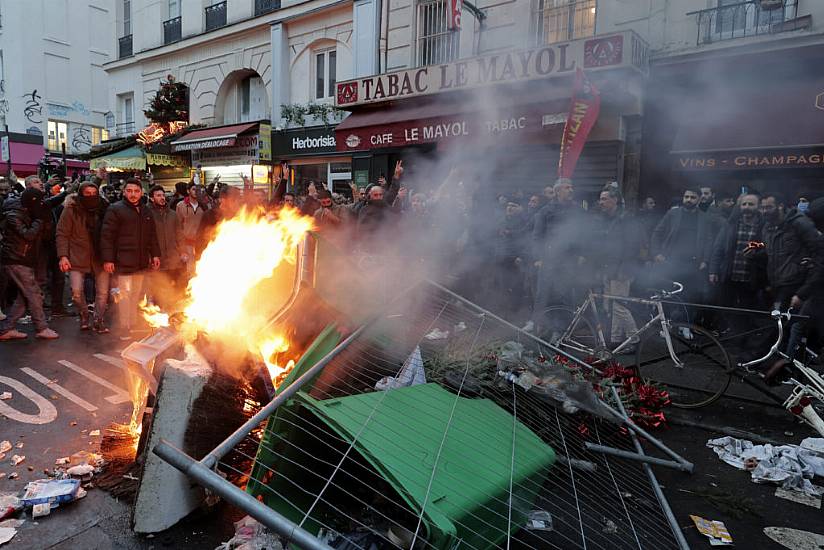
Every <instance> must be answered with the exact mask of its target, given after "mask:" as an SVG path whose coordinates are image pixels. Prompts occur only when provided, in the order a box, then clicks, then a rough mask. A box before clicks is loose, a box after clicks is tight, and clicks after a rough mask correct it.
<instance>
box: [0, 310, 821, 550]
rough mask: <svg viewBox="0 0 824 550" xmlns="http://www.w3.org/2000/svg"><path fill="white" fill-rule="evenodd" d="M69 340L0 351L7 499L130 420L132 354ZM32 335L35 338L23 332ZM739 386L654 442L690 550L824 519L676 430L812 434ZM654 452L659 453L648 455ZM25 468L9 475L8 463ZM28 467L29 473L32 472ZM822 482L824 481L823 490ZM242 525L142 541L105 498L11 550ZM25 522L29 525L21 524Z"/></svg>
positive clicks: (780, 439)
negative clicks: (724, 530) (690, 469)
mask: <svg viewBox="0 0 824 550" xmlns="http://www.w3.org/2000/svg"><path fill="white" fill-rule="evenodd" d="M53 327H54V328H55V329H56V330H58V332H60V333H61V336H62V338H61V339H59V340H57V341H54V342H40V341H35V340H34V339H32V338H30V339H29V340H27V341H21V342H13V343H3V344H0V392H3V391H9V392H11V393H12V394H13V397H12V399H10V400H7V401H0V413H2V415H3V417H4V418H0V440H2V439H7V440H9V441H11V442H12V444H14V445H16V444H18V443H19V442H22V443H23V448H22V449H16V448H15V449H14V450H13V451H12V452H10V453H8V456H7V458H6V459H5V460H3V461H2V464H0V472H5V473H6V474H9V473H11V472H17V473H18V475H19V477H18V479H15V480H9V479H7V478H6V479H0V492H15V493H16V492H18V491H20V490H21V489H22V488H23V486H24V485H25V484H26V483H27V482H28V481H31V480H35V479H41V478H43V477H45V476H44V474H43V470H44V469H51V468H53V467H54V461H55V460H56V459H57V458H60V457H64V456H69V455H71V454H72V453H74V452H77V451H79V450H97V448H98V446H99V443H100V437H94V436H90V435H89V432H90V431H93V430H103V429H104V428H105V427H106V425H108V424H109V423H110V422H112V421H116V422H124V421H126V419H127V418H128V416H129V413H130V404H129V402H128V396H127V395H126V388H127V385H126V379H125V371H124V370H123V367H122V365H121V364H120V359H119V355H120V351H121V350H122V349H123V348H124V347H126V345H128V343H129V342H128V341H123V340H121V339H119V338H118V337H116V336H115V335H105V336H100V335H95V334H92V333H80V331H79V329H78V324H77V320H76V319H74V318H62V319H57V320H55V321H54V322H53ZM24 330H26V331H27V332H30V330H31V327H25V329H24ZM738 386H739V385H738V384H737V383H736V384H734V386H733V388H731V390H732V391H731V392H730V393H731V394H732V395H742V396H744V395H746V397H748V398H751V399H747V400H742V399H735V398H723V399H721V400H720V401H718V402H716V403H715V404H713V405H711V406H710V407H707V408H705V409H700V410H698V411H683V410H670V411H668V414H669V415H670V417H671V418H672V419H673V423H672V425H671V426H670V428H669V429H667V430H664V431H659V432H656V435H658V436H659V437H661V439H663V440H664V441H665V442H666V443H667V444H668V445H670V446H671V448H672V449H673V450H675V451H676V452H678V453H681V454H682V455H683V456H684V457H686V458H687V459H689V460H691V461H693V462H694V463H695V473H693V474H692V475H688V474H684V473H681V472H678V471H675V470H669V469H666V468H661V467H655V468H654V471H655V473H656V475H657V476H658V479H659V480H660V482H661V484H662V485H663V486H664V490H665V493H666V495H667V497H668V498H669V501H670V504H671V506H672V508H673V511H674V513H675V515H676V518H677V520H678V522H679V524H680V525H681V526H682V527H683V528H684V533H685V536H686V538H687V541H688V542H689V543H690V545H691V546H692V547H693V548H708V547H709V542H708V539H706V538H705V537H704V536H703V535H701V534H700V533H698V532H697V531H696V529H695V528H694V527H693V525H692V522H691V520H690V518H689V515H690V514H695V515H700V516H703V517H705V518H707V519H714V520H721V521H723V522H724V523H725V524H726V525H727V527H728V529H729V531H730V533H731V535H732V537H733V540H734V541H735V544H736V547H738V548H765V549H769V548H782V546H780V545H778V544H776V543H774V542H772V541H771V540H770V539H768V538H767V537H766V536H765V535H764V534H763V529H764V528H765V527H768V526H779V527H792V528H796V529H802V530H811V531H816V530H818V531H821V528H820V526H821V510H820V509H816V508H813V507H810V506H807V505H804V504H799V503H796V502H792V501H789V500H785V499H782V498H779V497H777V496H776V495H775V493H776V487H775V486H774V485H757V484H755V483H753V482H752V481H751V480H750V475H749V473H747V472H744V471H739V470H736V469H734V468H733V467H731V466H728V465H727V464H725V463H724V462H722V461H721V460H720V459H719V458H718V457H717V456H716V455H715V453H714V452H713V451H712V450H711V449H709V448H707V447H706V445H705V444H706V441H707V440H708V439H711V438H715V437H722V436H723V435H725V434H723V433H719V432H713V431H708V430H705V429H700V428H695V427H687V426H682V425H676V424H677V422H678V420H679V419H683V420H687V421H689V422H693V423H703V424H706V425H712V426H731V427H735V428H738V429H741V430H746V431H750V432H752V433H755V434H758V435H760V436H762V437H765V438H768V439H771V440H774V441H775V442H777V443H795V444H798V443H800V442H801V440H802V439H803V438H804V437H808V436H814V435H815V434H813V433H812V431H811V430H810V429H809V428H807V427H806V426H804V425H801V424H799V423H798V422H796V421H795V420H794V419H793V418H792V417H791V416H790V415H789V414H788V413H786V412H785V411H783V409H779V408H777V407H775V406H772V405H770V404H768V403H766V402H759V401H758V400H757V396H753V395H752V393H751V392H749V391H746V390H743V389H741V388H739V387H738ZM647 452H648V453H650V454H655V453H653V452H652V451H651V450H650V449H649V446H647ZM15 453H16V454H23V455H25V456H26V460H25V462H23V463H22V464H20V465H18V466H16V467H14V466H11V465H10V464H9V462H8V460H9V458H10V457H11V455H12V454H15ZM29 468H32V471H30V470H29ZM818 481H819V482H821V480H818ZM241 516H242V514H240V513H239V512H238V511H237V510H234V509H232V508H230V507H228V506H226V505H223V504H221V505H218V506H217V507H216V508H215V509H213V510H211V511H209V512H207V513H205V514H195V515H194V516H193V517H190V518H189V519H187V520H185V521H184V522H182V523H181V524H179V525H177V526H175V527H174V528H172V529H170V530H169V531H166V532H164V533H159V534H157V535H155V536H153V537H144V536H135V535H133V534H132V533H131V531H130V529H129V523H130V509H129V505H128V503H126V502H123V501H119V500H117V499H115V498H113V497H112V496H110V495H109V494H108V493H105V492H103V491H101V490H99V489H92V490H90V491H89V492H88V495H87V496H86V497H85V499H83V500H80V501H77V502H75V503H72V504H70V505H66V506H65V507H63V508H59V509H56V510H53V511H52V514H51V515H50V516H48V517H45V518H39V519H38V520H37V521H36V522H35V521H32V520H31V519H29V518H26V523H25V524H24V525H23V526H22V527H21V528H20V529H19V532H18V534H17V536H16V537H15V538H14V540H13V541H12V542H10V543H8V544H7V545H4V548H9V549H24V548H25V549H28V548H44V549H45V548H59V549H63V548H66V549H68V548H102V549H105V548H126V549H131V548H165V547H169V548H215V547H216V546H218V544H219V543H220V542H221V541H224V540H227V539H229V538H230V537H231V534H232V525H231V522H232V521H233V520H236V519H239V517H241ZM21 517H25V516H21Z"/></svg>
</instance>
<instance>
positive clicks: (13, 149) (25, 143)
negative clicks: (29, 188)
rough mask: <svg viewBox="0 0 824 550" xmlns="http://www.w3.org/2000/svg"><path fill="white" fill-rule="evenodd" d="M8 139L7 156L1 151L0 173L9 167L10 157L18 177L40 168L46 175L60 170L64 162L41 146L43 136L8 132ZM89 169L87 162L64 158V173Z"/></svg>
mask: <svg viewBox="0 0 824 550" xmlns="http://www.w3.org/2000/svg"><path fill="white" fill-rule="evenodd" d="M8 137H9V140H8V143H9V145H8V156H6V155H7V153H6V152H4V153H3V162H2V165H0V173H2V174H3V175H5V174H6V172H7V171H8V169H9V162H8V160H6V159H8V158H10V159H11V163H10V164H11V169H12V170H13V171H14V173H15V175H16V176H17V177H19V178H23V177H26V176H30V175H34V174H40V171H41V169H42V170H43V172H44V174H41V175H48V174H54V173H61V172H62V165H63V163H64V159H63V156H62V155H60V154H55V153H51V154H49V153H48V152H47V151H46V150H45V148H44V147H43V137H42V136H35V135H29V134H16V133H10V134H9V136H8ZM88 170H89V163H88V162H86V161H83V160H78V159H75V158H66V159H65V174H66V175H68V176H73V175H82V174H84V173H86V172H87V171H88Z"/></svg>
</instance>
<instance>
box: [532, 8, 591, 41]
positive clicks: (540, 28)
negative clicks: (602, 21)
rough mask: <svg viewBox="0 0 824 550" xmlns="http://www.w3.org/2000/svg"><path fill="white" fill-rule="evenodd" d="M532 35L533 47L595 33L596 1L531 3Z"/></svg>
mask: <svg viewBox="0 0 824 550" xmlns="http://www.w3.org/2000/svg"><path fill="white" fill-rule="evenodd" d="M534 5H535V12H534V14H533V18H532V27H533V32H532V35H533V36H534V37H535V43H536V45H541V44H553V43H555V42H564V41H567V40H575V39H577V38H584V37H587V36H592V35H594V34H595V13H596V0H535V4H534Z"/></svg>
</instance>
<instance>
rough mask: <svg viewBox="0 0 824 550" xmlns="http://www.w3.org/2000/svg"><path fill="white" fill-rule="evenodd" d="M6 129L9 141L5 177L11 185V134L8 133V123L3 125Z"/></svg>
mask: <svg viewBox="0 0 824 550" xmlns="http://www.w3.org/2000/svg"><path fill="white" fill-rule="evenodd" d="M3 126H4V127H5V130H6V140H7V141H8V142H9V158H8V160H6V179H8V180H9V185H11V136H10V135H9V125H8V124H4V125H3Z"/></svg>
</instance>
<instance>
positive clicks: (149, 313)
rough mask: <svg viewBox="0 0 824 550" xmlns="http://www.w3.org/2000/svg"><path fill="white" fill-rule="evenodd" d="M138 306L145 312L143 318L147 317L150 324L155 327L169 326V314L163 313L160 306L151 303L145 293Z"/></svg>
mask: <svg viewBox="0 0 824 550" xmlns="http://www.w3.org/2000/svg"><path fill="white" fill-rule="evenodd" d="M137 306H138V307H139V308H140V311H142V312H143V318H144V319H146V322H147V323H149V326H151V327H154V328H158V327H168V326H169V314H168V313H163V312H162V311H161V310H160V307H159V306H156V305H155V304H150V303H149V299H148V298H147V297H146V296H145V295H144V296H143V299H142V300H140V303H139V304H137Z"/></svg>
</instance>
